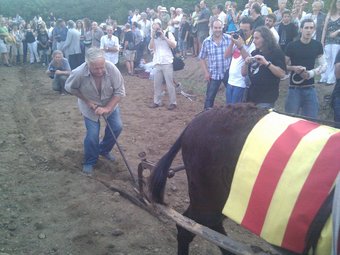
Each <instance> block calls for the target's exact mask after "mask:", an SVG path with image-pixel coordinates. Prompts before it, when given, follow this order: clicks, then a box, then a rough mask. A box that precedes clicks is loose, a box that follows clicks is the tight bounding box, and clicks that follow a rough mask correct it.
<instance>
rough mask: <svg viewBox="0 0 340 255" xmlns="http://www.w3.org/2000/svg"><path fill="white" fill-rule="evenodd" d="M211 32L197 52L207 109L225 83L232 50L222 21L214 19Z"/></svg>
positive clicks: (205, 107)
mask: <svg viewBox="0 0 340 255" xmlns="http://www.w3.org/2000/svg"><path fill="white" fill-rule="evenodd" d="M212 26H213V34H212V35H211V36H209V37H208V38H206V39H205V40H204V41H203V44H202V49H201V52H200V54H199V59H200V62H201V67H202V69H203V72H204V79H205V80H206V81H207V82H208V84H207V92H206V99H205V103H204V109H205V110H207V109H209V108H212V107H213V106H214V101H215V97H216V94H217V91H218V89H219V87H220V85H221V82H223V83H224V85H225V86H226V85H227V82H228V76H229V66H230V62H231V54H226V55H227V57H225V52H226V51H228V52H229V51H230V53H231V52H232V44H231V39H230V38H229V37H228V35H226V34H223V32H222V29H223V23H222V21H220V20H218V19H217V20H215V21H214V22H213V24H212Z"/></svg>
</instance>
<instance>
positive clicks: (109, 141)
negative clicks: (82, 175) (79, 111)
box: [84, 107, 123, 165]
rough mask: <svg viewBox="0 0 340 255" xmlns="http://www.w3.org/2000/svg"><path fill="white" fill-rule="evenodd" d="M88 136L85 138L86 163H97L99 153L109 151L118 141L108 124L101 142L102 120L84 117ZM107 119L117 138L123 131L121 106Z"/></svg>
mask: <svg viewBox="0 0 340 255" xmlns="http://www.w3.org/2000/svg"><path fill="white" fill-rule="evenodd" d="M84 121H85V127H86V131H87V132H86V136H85V139H84V154H85V155H84V165H94V164H96V163H97V160H98V157H99V154H107V153H109V152H110V151H111V150H112V148H113V146H114V145H115V143H116V140H115V139H114V137H113V136H112V133H111V131H110V129H109V127H107V126H106V128H105V134H104V138H103V140H102V141H101V142H100V143H99V131H100V121H99V120H98V121H93V120H90V119H88V118H86V117H84ZM107 121H108V123H109V124H110V127H111V129H112V130H113V133H114V135H115V137H116V138H118V136H119V134H120V133H121V131H122V126H123V125H122V120H121V118H120V110H119V107H117V108H116V110H114V111H113V112H112V113H111V114H110V115H109V116H108V117H107Z"/></svg>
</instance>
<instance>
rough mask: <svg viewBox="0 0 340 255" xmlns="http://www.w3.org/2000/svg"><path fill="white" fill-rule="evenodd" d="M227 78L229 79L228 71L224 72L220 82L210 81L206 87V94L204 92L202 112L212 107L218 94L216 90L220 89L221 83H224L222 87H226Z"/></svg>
mask: <svg viewBox="0 0 340 255" xmlns="http://www.w3.org/2000/svg"><path fill="white" fill-rule="evenodd" d="M228 77H229V70H227V71H226V72H225V74H224V77H223V79H222V80H213V79H210V81H209V82H208V85H207V92H206V97H205V102H204V110H206V109H209V108H212V107H213V106H214V101H215V97H216V94H217V92H218V89H219V88H220V85H221V82H223V83H224V86H227V82H228Z"/></svg>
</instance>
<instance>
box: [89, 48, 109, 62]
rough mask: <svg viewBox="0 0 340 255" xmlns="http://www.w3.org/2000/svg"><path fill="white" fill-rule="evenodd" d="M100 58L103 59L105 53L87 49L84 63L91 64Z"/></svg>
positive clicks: (96, 49)
mask: <svg viewBox="0 0 340 255" xmlns="http://www.w3.org/2000/svg"><path fill="white" fill-rule="evenodd" d="M100 58H102V59H105V53H104V51H103V50H101V49H99V48H96V47H91V48H89V49H88V50H87V52H86V54H85V61H86V63H93V62H94V61H96V60H97V59H100Z"/></svg>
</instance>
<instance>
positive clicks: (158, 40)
mask: <svg viewBox="0 0 340 255" xmlns="http://www.w3.org/2000/svg"><path fill="white" fill-rule="evenodd" d="M166 33H167V34H165V31H163V29H162V27H161V22H158V21H155V22H154V23H153V24H152V31H151V40H150V44H149V49H150V50H151V51H153V60H152V61H153V63H154V65H155V66H154V97H153V104H152V105H151V106H150V108H157V107H160V106H162V97H163V94H162V92H163V81H164V80H165V83H166V87H167V90H168V94H169V106H168V110H174V109H175V108H176V107H177V102H176V91H175V87H174V86H173V66H172V62H173V55H172V51H171V49H174V48H176V41H175V38H174V36H173V34H172V33H171V32H169V31H168V32H166Z"/></svg>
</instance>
